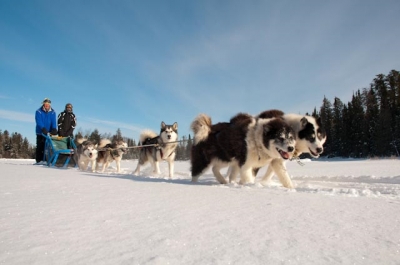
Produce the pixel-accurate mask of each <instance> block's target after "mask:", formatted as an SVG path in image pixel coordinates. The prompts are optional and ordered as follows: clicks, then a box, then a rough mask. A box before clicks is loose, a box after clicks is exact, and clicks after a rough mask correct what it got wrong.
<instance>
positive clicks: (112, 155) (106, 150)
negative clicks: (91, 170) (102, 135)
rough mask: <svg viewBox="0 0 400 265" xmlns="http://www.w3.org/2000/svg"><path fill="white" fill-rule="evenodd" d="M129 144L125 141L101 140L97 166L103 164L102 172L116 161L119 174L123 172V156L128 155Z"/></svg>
mask: <svg viewBox="0 0 400 265" xmlns="http://www.w3.org/2000/svg"><path fill="white" fill-rule="evenodd" d="M127 147H128V144H127V143H126V142H124V141H123V140H118V141H117V140H116V141H113V142H111V141H110V140H109V139H101V140H100V144H99V151H98V156H97V165H99V164H102V169H101V172H104V171H105V169H106V168H108V166H109V165H110V163H112V162H113V161H115V163H116V165H117V172H118V173H120V172H121V160H122V155H123V154H126V151H127Z"/></svg>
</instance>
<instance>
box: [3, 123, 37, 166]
mask: <svg viewBox="0 0 400 265" xmlns="http://www.w3.org/2000/svg"><path fill="white" fill-rule="evenodd" d="M0 146H1V147H2V148H1V149H0V158H25V159H26V158H34V157H35V148H34V147H33V146H32V145H31V144H30V143H29V141H28V139H27V138H26V137H25V138H23V137H22V135H21V134H19V133H12V134H11V135H10V133H9V132H8V131H7V130H4V132H3V131H2V130H0Z"/></svg>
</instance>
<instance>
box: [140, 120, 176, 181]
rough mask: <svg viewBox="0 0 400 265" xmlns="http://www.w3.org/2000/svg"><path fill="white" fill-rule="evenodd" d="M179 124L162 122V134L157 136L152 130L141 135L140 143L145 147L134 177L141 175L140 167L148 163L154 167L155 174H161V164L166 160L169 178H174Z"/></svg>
mask: <svg viewBox="0 0 400 265" xmlns="http://www.w3.org/2000/svg"><path fill="white" fill-rule="evenodd" d="M177 140H178V123H176V122H175V123H174V124H172V125H166V124H165V123H164V122H161V130H160V134H158V135H157V134H156V133H155V132H153V131H151V130H145V131H143V132H142V133H141V134H140V142H141V144H142V146H143V147H140V149H139V161H138V164H137V167H136V169H135V171H134V172H133V174H134V175H139V173H140V166H143V165H145V164H146V163H147V162H150V164H151V165H152V167H153V172H154V173H156V174H160V173H161V171H160V165H159V162H160V161H163V160H166V161H167V162H168V167H169V177H170V178H172V177H173V176H174V161H175V156H176V152H175V150H176V147H177V146H178V143H177V142H176V141H177ZM146 145H147V146H146Z"/></svg>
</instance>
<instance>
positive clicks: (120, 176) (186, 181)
mask: <svg viewBox="0 0 400 265" xmlns="http://www.w3.org/2000/svg"><path fill="white" fill-rule="evenodd" d="M85 175H87V176H93V177H98V178H116V179H127V180H132V181H137V182H148V183H170V184H179V185H191V186H213V185H219V183H217V182H215V181H212V180H204V181H201V182H192V180H191V179H175V178H163V177H153V176H146V175H143V176H138V175H132V174H118V173H112V174H104V173H98V172H95V173H90V172H85Z"/></svg>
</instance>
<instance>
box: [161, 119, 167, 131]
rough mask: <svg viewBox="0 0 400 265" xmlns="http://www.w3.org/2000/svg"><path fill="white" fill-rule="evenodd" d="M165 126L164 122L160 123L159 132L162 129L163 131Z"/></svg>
mask: <svg viewBox="0 0 400 265" xmlns="http://www.w3.org/2000/svg"><path fill="white" fill-rule="evenodd" d="M166 126H167V125H165V122H163V121H162V122H161V130H163V129H165V127H166Z"/></svg>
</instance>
